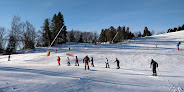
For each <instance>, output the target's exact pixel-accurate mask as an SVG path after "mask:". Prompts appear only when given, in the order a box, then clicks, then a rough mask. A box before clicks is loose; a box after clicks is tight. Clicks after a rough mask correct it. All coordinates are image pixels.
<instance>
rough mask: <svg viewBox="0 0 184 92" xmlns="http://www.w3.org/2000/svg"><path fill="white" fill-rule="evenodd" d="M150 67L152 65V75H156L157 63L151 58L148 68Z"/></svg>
mask: <svg viewBox="0 0 184 92" xmlns="http://www.w3.org/2000/svg"><path fill="white" fill-rule="evenodd" d="M151 67H152V71H153V76H157V71H156V67H158V63H157V62H156V61H154V60H153V59H152V60H151V64H150V68H151Z"/></svg>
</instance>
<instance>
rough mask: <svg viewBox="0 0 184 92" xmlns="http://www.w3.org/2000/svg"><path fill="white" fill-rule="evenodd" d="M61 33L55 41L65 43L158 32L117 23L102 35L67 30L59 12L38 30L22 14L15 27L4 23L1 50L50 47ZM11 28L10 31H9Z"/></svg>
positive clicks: (121, 38)
mask: <svg viewBox="0 0 184 92" xmlns="http://www.w3.org/2000/svg"><path fill="white" fill-rule="evenodd" d="M62 26H64V27H63V30H61V33H60V34H59V36H58V37H57V39H56V40H55V42H54V44H53V45H57V44H65V43H66V42H81V43H83V42H85V43H88V42H92V43H94V42H112V41H113V42H114V43H117V42H122V41H125V40H128V39H132V38H134V37H145V36H151V35H153V34H154V31H153V30H152V32H150V31H149V30H148V27H145V28H144V31H143V34H142V33H141V32H140V31H139V32H134V33H132V32H130V28H129V27H125V26H122V27H121V26H119V27H118V28H114V27H113V26H111V27H109V28H108V29H102V30H101V33H100V35H98V34H97V32H82V31H78V30H71V31H66V30H67V28H66V26H65V24H64V17H63V15H62V14H61V12H59V13H58V14H54V15H53V17H52V19H50V18H46V19H45V20H44V22H43V26H41V30H38V31H37V32H36V30H35V27H34V26H33V25H32V24H31V23H30V22H29V21H21V18H20V17H17V16H14V17H13V19H12V22H11V29H10V30H6V29H5V28H4V27H0V53H3V52H4V51H5V52H6V53H16V50H17V49H19V50H21V49H34V48H35V47H39V46H40V47H46V46H49V45H50V44H51V42H52V41H53V39H54V38H55V37H56V35H57V33H58V32H59V31H60V29H61V27H62ZM180 30H184V25H183V26H181V27H180V26H179V27H178V28H174V29H169V30H168V32H175V31H180ZM7 31H8V32H7Z"/></svg>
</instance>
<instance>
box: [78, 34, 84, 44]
mask: <svg viewBox="0 0 184 92" xmlns="http://www.w3.org/2000/svg"><path fill="white" fill-rule="evenodd" d="M82 35H83V34H82V33H81V35H80V38H79V41H78V42H81V43H83V42H84V41H83V36H82Z"/></svg>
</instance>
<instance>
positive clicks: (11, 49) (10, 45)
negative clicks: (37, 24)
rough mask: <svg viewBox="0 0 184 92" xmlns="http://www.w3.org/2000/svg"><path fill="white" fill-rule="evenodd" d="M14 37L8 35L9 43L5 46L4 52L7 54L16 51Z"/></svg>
mask: <svg viewBox="0 0 184 92" xmlns="http://www.w3.org/2000/svg"><path fill="white" fill-rule="evenodd" d="M15 45H16V39H15V37H14V36H10V38H9V43H8V46H7V48H6V52H7V53H8V54H12V53H16V46H15Z"/></svg>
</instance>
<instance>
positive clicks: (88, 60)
mask: <svg viewBox="0 0 184 92" xmlns="http://www.w3.org/2000/svg"><path fill="white" fill-rule="evenodd" d="M67 58H68V62H67V65H68V66H70V59H69V57H67ZM106 59H107V58H106ZM57 60H58V65H59V66H60V57H59V56H58V59H57ZM75 61H76V62H75V66H79V62H78V58H77V56H76V59H75ZM90 61H91V66H92V67H94V62H93V57H91V60H90V59H89V57H88V55H86V56H85V57H84V59H83V63H84V64H85V67H84V68H85V70H86V69H88V70H89V62H90ZM114 63H117V68H116V69H120V61H119V60H118V58H116V60H115V61H114ZM105 64H106V68H110V65H109V62H108V59H107V62H105ZM156 67H158V63H157V62H156V61H154V60H153V59H152V60H151V63H150V68H152V71H153V74H152V75H153V76H157V72H156Z"/></svg>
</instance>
